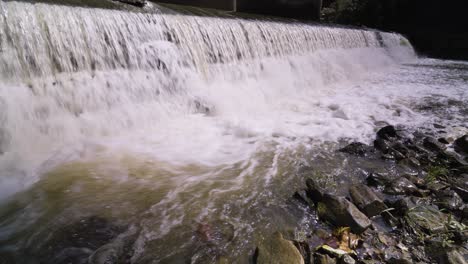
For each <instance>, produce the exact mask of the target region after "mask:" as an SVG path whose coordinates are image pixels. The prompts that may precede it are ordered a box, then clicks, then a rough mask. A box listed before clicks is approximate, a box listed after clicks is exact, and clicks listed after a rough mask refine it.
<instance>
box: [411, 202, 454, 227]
mask: <svg viewBox="0 0 468 264" xmlns="http://www.w3.org/2000/svg"><path fill="white" fill-rule="evenodd" d="M447 217H448V216H447V215H445V214H443V213H442V212H440V211H439V210H438V209H437V208H434V207H433V206H415V207H413V208H411V210H408V212H407V218H406V220H407V222H408V223H409V224H410V226H412V227H413V228H420V229H422V230H423V231H424V232H428V233H430V234H437V233H440V232H443V231H444V230H445V223H447V220H448V218H447Z"/></svg>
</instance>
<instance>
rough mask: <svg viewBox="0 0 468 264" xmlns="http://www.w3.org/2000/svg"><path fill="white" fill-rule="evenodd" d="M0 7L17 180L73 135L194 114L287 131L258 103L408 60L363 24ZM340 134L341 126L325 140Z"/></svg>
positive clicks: (53, 156)
mask: <svg viewBox="0 0 468 264" xmlns="http://www.w3.org/2000/svg"><path fill="white" fill-rule="evenodd" d="M0 8H1V9H0V11H1V14H0V109H1V112H0V153H4V155H3V156H0V157H1V158H0V167H1V168H2V170H3V171H4V172H5V174H6V175H14V176H10V177H6V178H8V180H9V181H13V182H18V181H19V182H21V184H20V185H26V186H27V185H28V184H25V183H24V179H23V178H24V177H25V178H28V179H31V180H30V181H35V180H37V178H38V177H39V176H38V175H40V174H41V171H43V170H47V169H48V168H49V167H50V166H52V167H53V165H44V164H49V163H50V161H51V160H55V162H52V164H56V163H60V162H63V160H68V159H74V158H76V157H77V155H78V154H76V153H78V152H79V151H77V150H74V152H75V154H73V155H72V154H70V157H68V156H67V155H64V154H63V153H62V152H63V150H64V149H73V148H72V146H77V145H80V144H81V143H79V142H84V141H86V142H87V141H89V140H91V141H100V142H102V141H105V140H108V139H113V138H119V137H121V136H122V135H125V134H135V133H136V132H135V131H144V130H150V131H155V130H158V131H159V130H161V129H162V127H167V126H169V125H168V124H169V123H170V122H173V120H175V119H176V120H177V118H179V117H182V116H184V117H185V116H187V115H193V114H197V113H200V114H205V115H208V116H216V117H223V118H221V119H223V121H222V122H224V123H225V126H227V127H237V128H236V129H240V130H241V131H244V132H234V134H236V133H241V134H244V133H247V134H251V133H254V134H256V133H260V134H263V135H264V136H269V135H274V134H278V133H279V134H285V135H288V134H290V132H292V131H293V130H294V129H293V128H291V127H289V128H288V127H284V128H281V129H280V130H281V131H273V130H275V129H277V128H274V127H275V126H276V125H274V124H273V123H271V118H270V117H268V116H267V115H268V113H273V112H274V111H273V110H274V109H278V108H279V107H284V104H286V105H289V104H291V102H292V101H293V100H296V103H298V102H297V99H299V98H305V97H307V96H314V94H318V93H319V91H320V90H322V89H326V88H325V87H326V86H327V85H330V84H333V83H338V82H342V81H347V80H348V81H349V80H351V79H353V78H357V77H358V76H361V75H363V74H365V73H366V72H368V71H375V70H377V69H379V68H382V67H386V66H388V65H393V64H395V63H399V62H400V61H402V60H405V59H406V60H407V59H411V58H414V52H413V50H412V47H411V45H409V44H408V45H402V43H404V44H407V43H409V42H408V41H407V40H406V39H405V38H404V37H403V36H401V35H398V34H393V33H383V32H378V31H373V30H363V29H352V28H351V29H349V28H342V27H332V26H321V25H313V24H303V23H299V22H294V21H290V22H279V21H271V20H255V19H238V18H229V17H208V16H206V17H200V16H191V15H187V14H185V15H181V14H177V13H175V14H174V13H172V14H164V13H161V12H146V13H138V12H128V11H121V10H112V9H99V8H82V7H71V6H60V5H50V4H41V3H25V2H14V1H13V2H2V3H0ZM395 54H396V55H399V56H396V57H398V58H397V59H396V57H395ZM402 54H403V55H402ZM273 83H274V85H273ZM236 86H237V87H236ZM267 86H270V87H267ZM207 88H209V89H207ZM253 97H257V98H258V99H259V100H260V101H257V102H255V101H251V103H249V98H253ZM282 98H288V100H289V101H285V102H281V99H282ZM274 101H278V102H279V103H278V105H274V106H272V105H271V102H274ZM280 105H282V106H280ZM299 105H300V104H298V106H295V107H299ZM287 107H289V106H287ZM308 111H309V110H308ZM246 117H255V118H253V119H249V118H246ZM258 118H263V121H262V122H263V123H262V122H260V123H259V120H258ZM299 119H301V118H299ZM168 122H169V123H168ZM219 122H221V121H219ZM265 122H266V123H265ZM281 122H283V121H281ZM297 122H299V123H300V122H302V121H300V120H297ZM240 127H242V128H240ZM193 129H195V128H193ZM249 130H252V131H250V132H247V131H249ZM209 131H212V130H209ZM311 131H312V130H303V129H302V128H301V129H296V131H295V132H294V133H292V135H290V136H305V135H306V134H307V133H309V136H314V133H311ZM313 131H318V130H313ZM205 132H206V131H205ZM155 133H156V132H155ZM167 133H170V132H167ZM187 133H189V134H190V133H193V131H190V132H187ZM213 133H214V132H213ZM216 133H221V132H220V131H217V132H216ZM340 136H348V135H332V136H331V138H329V139H336V138H339V137H340ZM111 141H112V140H111ZM185 147H187V146H185ZM192 147H199V146H198V145H196V146H192ZM167 148H169V149H171V150H172V149H178V148H177V147H174V146H173V145H171V146H169V145H168V146H167ZM182 148H184V147H182ZM72 152H73V151H72ZM57 153H61V154H57ZM176 153H178V152H176ZM166 154H167V153H166ZM57 155H59V156H61V158H57ZM174 155H176V154H174ZM78 156H79V155H78ZM195 156H197V155H193V157H191V158H190V159H193V158H194V157H195ZM198 156H199V157H204V155H198ZM240 156H243V155H240ZM67 157H68V158H67ZM178 158H179V159H180V155H179V156H178ZM211 158H212V157H211ZM206 159H207V160H204V161H203V162H209V163H210V162H212V160H210V158H206ZM57 160H58V161H57ZM208 160H209V161H208ZM12 161H14V162H12ZM223 161H226V160H223ZM44 166H45V167H46V168H45V169H44V168H43V167H44ZM40 168H43V169H40ZM18 174H21V175H24V176H23V177H18V176H17V175H18ZM31 175H34V176H31ZM2 180H5V177H4V179H2ZM13 189H14V188H13Z"/></svg>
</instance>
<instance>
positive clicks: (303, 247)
mask: <svg viewBox="0 0 468 264" xmlns="http://www.w3.org/2000/svg"><path fill="white" fill-rule="evenodd" d="M293 243H294V246H296V248H297V249H298V250H299V252H300V253H301V255H302V257H303V258H304V262H305V263H306V264H308V263H312V260H311V258H312V252H311V250H310V246H309V244H308V243H307V242H300V241H293Z"/></svg>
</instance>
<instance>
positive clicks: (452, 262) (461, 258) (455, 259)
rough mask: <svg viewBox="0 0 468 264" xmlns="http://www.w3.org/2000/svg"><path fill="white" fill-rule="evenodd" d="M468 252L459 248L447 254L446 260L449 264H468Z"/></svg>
mask: <svg viewBox="0 0 468 264" xmlns="http://www.w3.org/2000/svg"><path fill="white" fill-rule="evenodd" d="M467 259H468V252H467V250H466V249H463V248H458V249H452V250H449V251H448V252H447V253H445V256H444V260H445V263H447V264H466V260H467Z"/></svg>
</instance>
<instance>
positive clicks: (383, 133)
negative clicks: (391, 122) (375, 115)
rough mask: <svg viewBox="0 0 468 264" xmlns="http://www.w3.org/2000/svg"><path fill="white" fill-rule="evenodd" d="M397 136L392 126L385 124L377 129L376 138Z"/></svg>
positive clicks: (393, 137)
mask: <svg viewBox="0 0 468 264" xmlns="http://www.w3.org/2000/svg"><path fill="white" fill-rule="evenodd" d="M397 137H398V134H397V131H396V129H395V127H394V126H386V127H383V128H381V129H380V130H379V131H377V138H381V139H387V140H388V139H396V138H397Z"/></svg>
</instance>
